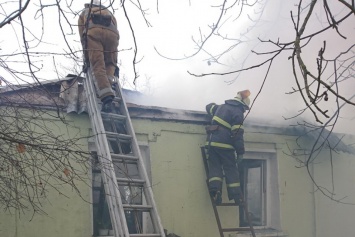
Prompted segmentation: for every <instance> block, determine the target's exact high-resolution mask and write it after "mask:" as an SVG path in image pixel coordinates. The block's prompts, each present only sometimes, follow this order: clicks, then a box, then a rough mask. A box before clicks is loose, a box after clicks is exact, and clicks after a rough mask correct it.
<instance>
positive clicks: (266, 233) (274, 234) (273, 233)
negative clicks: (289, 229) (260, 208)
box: [227, 228, 288, 237]
mask: <svg viewBox="0 0 355 237" xmlns="http://www.w3.org/2000/svg"><path fill="white" fill-rule="evenodd" d="M227 236H228V237H250V236H252V235H251V232H249V231H245V232H243V233H241V232H239V233H230V234H229V235H227ZM255 236H257V237H287V236H288V235H287V234H286V233H284V232H282V231H279V230H275V229H257V228H255Z"/></svg>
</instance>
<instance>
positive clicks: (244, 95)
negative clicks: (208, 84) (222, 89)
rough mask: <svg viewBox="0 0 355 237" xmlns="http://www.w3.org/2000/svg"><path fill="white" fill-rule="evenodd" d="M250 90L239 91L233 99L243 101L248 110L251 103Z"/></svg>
mask: <svg viewBox="0 0 355 237" xmlns="http://www.w3.org/2000/svg"><path fill="white" fill-rule="evenodd" d="M249 96H250V91H249V90H243V91H239V92H238V93H237V95H236V96H235V97H234V98H233V100H236V101H238V102H239V103H241V104H242V105H243V106H244V108H245V109H246V110H249V105H250V99H249Z"/></svg>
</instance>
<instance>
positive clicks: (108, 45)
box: [78, 0, 120, 110]
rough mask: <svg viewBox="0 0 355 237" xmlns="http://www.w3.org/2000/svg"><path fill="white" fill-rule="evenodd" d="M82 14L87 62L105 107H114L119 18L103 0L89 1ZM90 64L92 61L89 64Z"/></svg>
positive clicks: (81, 38)
mask: <svg viewBox="0 0 355 237" xmlns="http://www.w3.org/2000/svg"><path fill="white" fill-rule="evenodd" d="M84 6H85V9H84V10H83V11H82V13H81V14H80V16H79V20H78V26H79V34H80V40H81V43H82V46H83V49H84V60H85V63H86V64H88V63H90V67H91V69H92V72H93V74H94V77H95V86H96V88H97V93H98V96H99V98H100V99H101V101H102V103H103V110H105V109H107V110H110V108H111V106H112V105H111V103H112V100H113V98H114V92H113V90H112V88H111V85H112V84H113V83H114V81H113V78H114V74H115V70H116V68H117V47H118V41H119V38H120V36H119V33H118V30H117V21H116V18H115V17H114V16H113V14H112V13H111V12H110V11H109V10H108V9H107V7H105V6H103V5H101V1H100V0H94V1H93V4H92V5H91V4H90V3H88V4H85V5H84ZM87 66H89V65H87Z"/></svg>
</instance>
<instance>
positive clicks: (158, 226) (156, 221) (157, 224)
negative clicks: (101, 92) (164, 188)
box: [117, 83, 165, 237]
mask: <svg viewBox="0 0 355 237" xmlns="http://www.w3.org/2000/svg"><path fill="white" fill-rule="evenodd" d="M117 84H118V88H119V93H120V95H121V100H122V103H121V105H123V111H122V112H123V114H124V115H125V116H126V125H127V126H126V127H127V133H128V134H129V135H131V136H132V149H133V152H134V154H135V155H137V156H138V159H139V162H138V164H139V169H140V173H141V175H142V176H143V177H142V178H143V179H144V180H145V185H144V188H143V190H144V192H145V194H147V195H145V198H146V199H147V201H148V204H150V205H151V206H152V217H151V218H152V222H153V225H154V229H155V231H159V232H160V233H159V234H161V237H165V232H164V228H163V225H162V222H161V219H160V216H159V213H158V209H157V206H156V203H155V200H154V195H153V190H152V186H151V183H150V180H149V178H148V174H147V171H146V169H145V166H144V162H143V160H142V155H141V153H140V150H139V146H138V142H137V138H136V135H135V132H134V129H133V125H132V120H131V117H130V115H129V112H128V108H127V104H126V101H125V98H124V97H123V96H122V95H123V93H122V88H121V85H120V84H119V83H117Z"/></svg>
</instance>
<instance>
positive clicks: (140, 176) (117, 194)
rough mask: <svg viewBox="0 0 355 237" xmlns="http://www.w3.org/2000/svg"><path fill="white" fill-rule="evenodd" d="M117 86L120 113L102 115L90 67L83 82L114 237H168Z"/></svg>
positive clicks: (115, 100)
mask: <svg viewBox="0 0 355 237" xmlns="http://www.w3.org/2000/svg"><path fill="white" fill-rule="evenodd" d="M116 80H117V78H116ZM117 85H118V88H117V90H116V97H115V98H114V104H115V105H116V108H117V111H116V113H103V112H101V106H99V103H100V101H99V99H98V98H97V96H96V92H95V87H94V78H93V74H92V72H91V68H89V70H88V73H87V74H86V80H85V81H84V88H85V91H86V96H87V103H88V110H89V111H88V112H89V117H90V120H91V126H92V129H93V133H94V136H95V144H96V149H97V156H98V160H99V163H100V166H101V174H102V181H103V185H104V190H105V197H106V202H107V205H108V210H109V213H110V219H111V224H112V227H113V231H114V237H165V234H164V229H163V226H162V223H161V220H160V217H159V214H158V211H157V207H156V204H155V201H154V198H153V191H152V188H151V184H150V181H149V178H148V175H147V171H146V169H145V166H144V163H143V162H144V161H143V159H142V155H141V153H140V150H139V146H138V143H137V139H136V136H135V133H134V130H133V126H132V122H131V119H130V116H129V113H128V109H127V105H126V103H125V100H124V98H123V96H122V89H121V87H120V85H119V83H118V80H117ZM131 217H132V218H131ZM129 220H132V221H133V222H134V226H135V228H134V229H133V230H132V228H129V225H128V223H127V221H129ZM130 223H132V222H130Z"/></svg>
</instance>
